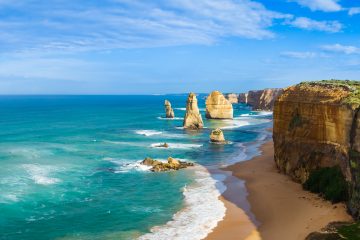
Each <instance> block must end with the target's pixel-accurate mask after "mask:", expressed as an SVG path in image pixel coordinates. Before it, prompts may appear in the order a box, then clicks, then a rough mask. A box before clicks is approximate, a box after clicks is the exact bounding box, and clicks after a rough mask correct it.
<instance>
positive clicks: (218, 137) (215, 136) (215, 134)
mask: <svg viewBox="0 0 360 240" xmlns="http://www.w3.org/2000/svg"><path fill="white" fill-rule="evenodd" d="M210 141H211V142H216V143H225V142H226V141H225V137H224V133H223V131H222V130H221V129H220V128H217V129H215V130H212V131H211V134H210Z"/></svg>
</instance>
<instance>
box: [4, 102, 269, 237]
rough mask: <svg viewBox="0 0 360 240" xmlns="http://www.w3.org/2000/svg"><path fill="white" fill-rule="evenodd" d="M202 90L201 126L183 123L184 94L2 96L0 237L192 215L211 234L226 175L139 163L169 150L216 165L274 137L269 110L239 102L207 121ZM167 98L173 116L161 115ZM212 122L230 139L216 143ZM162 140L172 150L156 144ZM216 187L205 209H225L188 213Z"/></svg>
mask: <svg viewBox="0 0 360 240" xmlns="http://www.w3.org/2000/svg"><path fill="white" fill-rule="evenodd" d="M203 97H204V96H199V98H198V99H199V105H200V108H201V109H202V110H201V113H202V114H203V118H204V122H205V127H207V128H205V129H203V130H201V131H199V132H188V131H186V130H184V129H181V126H182V118H183V116H184V114H185V111H184V110H183V108H184V107H185V101H186V95H167V96H2V97H0V109H1V115H0V140H1V141H0V162H1V166H2V168H1V169H0V192H1V194H0V239H39V240H41V239H134V238H137V237H139V236H143V237H142V238H147V239H151V238H154V237H155V236H157V237H159V236H165V235H156V234H164V232H166V234H168V235H166V236H174V235H171V234H175V235H176V234H178V233H175V232H176V230H181V229H184V227H183V226H184V225H185V224H189V221H193V222H196V223H197V224H193V227H196V228H197V229H193V231H198V232H199V233H202V234H205V233H206V231H208V230H209V228H211V226H205V225H206V224H205V223H203V222H201V219H202V218H208V219H212V221H213V222H215V224H216V221H218V220H219V218H221V214H222V213H221V212H220V210H221V205H219V204H221V202H220V203H219V201H218V200H217V197H213V196H217V194H219V190H221V189H222V186H221V182H220V181H219V180H216V179H214V177H211V176H209V175H208V174H207V173H206V171H204V169H202V168H201V167H199V168H194V169H190V170H182V171H177V172H168V173H151V172H150V171H148V168H146V167H144V166H141V165H140V164H139V161H141V160H142V159H144V158H145V157H152V158H156V159H160V160H166V159H167V158H168V157H169V156H172V157H174V158H180V159H183V160H188V161H193V162H197V163H199V164H201V165H203V166H205V167H218V166H223V165H227V164H230V163H231V162H234V161H238V160H241V159H246V158H247V157H249V156H250V155H252V154H256V151H257V150H256V143H259V142H261V141H263V140H264V139H265V138H266V137H267V135H266V133H265V129H266V128H268V127H269V126H270V124H271V115H267V114H264V113H261V112H260V113H259V112H251V111H250V109H249V108H248V107H247V106H244V105H242V104H238V105H234V112H235V118H234V120H206V119H205V117H204V115H205V114H204V111H203V110H204V108H205V106H204V98H203ZM165 99H168V100H170V101H171V103H172V105H173V107H174V109H175V110H174V111H175V115H176V118H175V119H174V120H166V119H163V118H162V117H163V115H164V108H163V103H164V100H165ZM215 127H221V128H223V129H224V134H225V136H226V138H227V140H229V141H231V144H228V145H215V144H211V143H209V134H210V131H211V129H212V128H215ZM163 142H167V143H168V144H169V146H170V147H169V148H168V149H159V148H156V147H154V145H155V144H159V143H163ZM194 189H196V191H195V190H194ZM202 191H203V192H202ZM211 192H212V193H213V194H210V195H209V197H208V198H205V200H204V201H207V202H206V204H205V206H206V205H208V206H213V207H214V208H216V209H219V212H217V211H207V210H206V208H203V209H202V213H201V214H202V215H201V214H200V215H199V212H198V213H194V211H196V209H195V208H193V209H192V208H190V209H191V211H188V212H186V211H185V212H184V211H183V210H182V209H183V207H184V206H185V205H186V206H193V205H194V204H198V201H199V196H201V194H202V195H203V194H206V193H211ZM211 196H212V197H211ZM216 206H217V207H216ZM200 209H201V208H200ZM200 209H197V210H198V211H200ZM181 210H182V211H181ZM174 214H176V215H174ZM196 216H200V218H199V219H198V220H197V221H195V217H196ZM184 219H186V220H184ZM171 220H173V222H171V223H172V224H177V225H176V226H177V227H176V228H175V229H169V228H167V227H168V226H167V225H166V223H168V222H169V221H171ZM174 221H175V222H174ZM210 222H211V221H210ZM210 225H211V224H210ZM154 226H159V227H155V228H154ZM150 229H152V232H153V233H152V234H150V235H144V234H147V233H149V232H150ZM161 229H162V230H161ZM200 235H201V234H200ZM184 236H185V235H183V237H184ZM193 237H194V238H195V239H196V236H193ZM154 239H156V238H154ZM185 239H186V238H185Z"/></svg>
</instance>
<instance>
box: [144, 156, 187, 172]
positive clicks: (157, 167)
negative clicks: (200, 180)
mask: <svg viewBox="0 0 360 240" xmlns="http://www.w3.org/2000/svg"><path fill="white" fill-rule="evenodd" d="M141 164H143V165H146V166H149V167H151V169H150V171H152V172H165V171H171V170H180V169H182V168H187V167H191V166H194V164H193V163H191V162H181V161H179V160H176V159H174V158H172V157H169V158H168V161H167V163H164V162H160V161H158V160H154V159H152V158H149V157H147V158H145V159H144V160H143V161H142V162H141Z"/></svg>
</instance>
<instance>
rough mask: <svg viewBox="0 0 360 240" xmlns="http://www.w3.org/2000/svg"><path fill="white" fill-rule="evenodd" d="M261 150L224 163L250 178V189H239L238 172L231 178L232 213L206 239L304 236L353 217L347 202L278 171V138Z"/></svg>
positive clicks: (297, 239) (227, 200) (227, 199)
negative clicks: (304, 186)
mask: <svg viewBox="0 0 360 240" xmlns="http://www.w3.org/2000/svg"><path fill="white" fill-rule="evenodd" d="M260 150H261V151H262V154H261V155H260V156H257V157H254V158H253V159H251V160H249V161H245V162H240V163H237V164H234V165H232V166H229V167H227V168H225V169H224V170H225V171H231V172H232V175H233V176H235V177H237V178H239V179H241V180H244V181H245V186H246V190H244V191H238V188H237V187H236V184H239V183H236V180H234V179H233V178H228V179H227V181H225V184H226V186H227V190H226V191H225V192H224V194H223V196H222V199H221V200H222V201H223V202H224V204H225V206H226V208H227V211H226V216H225V218H224V219H223V221H221V222H219V224H218V226H217V227H216V228H215V229H214V231H213V232H212V233H210V234H209V235H208V237H207V238H206V239H208V240H209V239H211V240H214V239H222V240H226V239H231V240H235V239H236V240H237V239H239V240H242V239H246V240H257V239H264V240H275V239H276V240H289V239H291V240H304V238H305V237H306V236H307V235H308V234H309V233H311V232H313V231H318V230H320V229H321V228H323V227H324V226H326V225H327V224H328V223H329V222H332V221H351V217H350V216H349V215H348V214H347V213H346V209H345V205H344V204H335V205H333V204H331V203H330V202H328V201H324V200H322V199H321V198H320V197H318V196H317V195H315V194H312V193H309V192H306V191H304V190H303V189H302V187H301V185H300V184H298V183H295V182H293V181H291V179H290V178H289V177H287V176H285V175H283V174H280V173H278V171H277V169H276V167H275V163H274V158H273V155H274V149H273V143H272V142H267V143H265V144H264V145H263V146H262V147H261V148H260ZM247 194H248V196H246V195H247ZM244 195H245V198H246V199H247V201H248V203H249V204H250V206H249V207H248V209H247V207H246V201H245V202H244V201H242V200H241V201H239V199H243V198H244ZM244 206H245V207H244ZM243 209H244V210H243Z"/></svg>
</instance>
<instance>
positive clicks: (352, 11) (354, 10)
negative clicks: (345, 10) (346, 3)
mask: <svg viewBox="0 0 360 240" xmlns="http://www.w3.org/2000/svg"><path fill="white" fill-rule="evenodd" d="M359 13H360V7H353V8H350V9H349V15H350V16H352V15H356V14H359Z"/></svg>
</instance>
